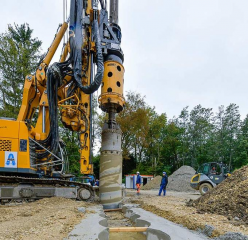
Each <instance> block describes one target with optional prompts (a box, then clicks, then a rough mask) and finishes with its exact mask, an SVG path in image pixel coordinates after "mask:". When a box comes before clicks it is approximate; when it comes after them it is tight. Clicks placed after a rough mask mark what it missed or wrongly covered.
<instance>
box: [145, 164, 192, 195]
mask: <svg viewBox="0 0 248 240" xmlns="http://www.w3.org/2000/svg"><path fill="white" fill-rule="evenodd" d="M194 174H195V170H194V168H192V167H190V166H182V167H180V168H179V169H177V170H176V171H175V172H174V173H173V174H171V175H170V176H169V179H168V181H169V183H168V185H167V190H171V191H177V192H192V191H194V189H192V188H191V187H190V180H191V178H192V176H193V175H194ZM161 179H162V177H161V176H157V177H155V178H154V179H153V180H151V181H150V182H148V183H147V184H146V185H145V186H142V187H141V189H143V190H151V189H158V188H159V187H160V184H161Z"/></svg>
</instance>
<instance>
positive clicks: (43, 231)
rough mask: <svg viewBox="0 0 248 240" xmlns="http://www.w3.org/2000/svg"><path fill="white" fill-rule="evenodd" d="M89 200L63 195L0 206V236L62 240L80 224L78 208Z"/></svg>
mask: <svg viewBox="0 0 248 240" xmlns="http://www.w3.org/2000/svg"><path fill="white" fill-rule="evenodd" d="M88 205H91V204H90V203H85V202H79V201H73V200H69V199H65V198H46V199H42V200H39V201H36V202H32V203H25V204H21V205H16V206H6V205H5V206H0V239H2V240H8V239H11V240H21V239H25V240H33V239H35V240H46V239H47V240H48V239H49V240H50V239H63V238H64V237H67V235H68V233H69V232H70V231H71V230H72V229H73V227H74V226H75V225H76V224H78V223H80V221H81V220H82V218H83V217H84V214H83V213H81V212H79V211H78V207H86V206H88Z"/></svg>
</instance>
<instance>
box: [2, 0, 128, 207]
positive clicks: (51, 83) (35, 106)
mask: <svg viewBox="0 0 248 240" xmlns="http://www.w3.org/2000/svg"><path fill="white" fill-rule="evenodd" d="M118 8H119V4H118V0H110V5H109V11H108V1H107V0H71V3H70V17H69V19H68V20H67V21H65V22H64V23H63V24H62V25H61V27H60V29H59V31H58V32H57V34H56V35H55V38H54V40H53V41H52V44H51V46H50V48H49V49H48V51H47V53H46V54H45V56H44V57H43V58H42V59H41V61H40V62H39V64H38V67H37V69H36V71H35V73H34V74H29V75H27V76H26V78H25V82H24V88H23V98H22V105H21V108H20V111H19V115H18V117H17V119H8V118H5V117H1V118H0V202H1V203H3V204H4V203H6V202H9V201H21V200H25V201H29V200H30V201H33V200H36V199H41V198H46V197H54V196H57V197H65V198H71V199H78V200H91V199H92V198H93V197H94V189H93V187H92V186H90V185H88V184H84V183H82V182H76V181H70V180H69V178H71V176H72V175H71V174H67V173H65V172H66V169H68V160H67V157H66V150H65V146H64V143H63V141H61V139H60V128H61V125H59V121H61V122H62V124H63V127H64V128H67V129H69V130H71V131H73V132H77V133H78V138H79V143H80V146H79V147H80V159H79V161H80V172H81V173H82V174H84V175H91V174H93V165H92V144H93V143H92V109H93V106H92V101H93V93H94V92H95V91H97V90H98V88H99V87H100V88H101V95H100V97H99V100H98V102H99V107H100V108H101V109H102V111H104V112H106V113H107V114H108V116H109V121H108V123H109V124H107V128H109V129H112V128H113V125H115V124H114V123H115V114H116V113H118V112H120V111H121V110H122V109H123V106H124V103H125V100H124V97H123V83H124V67H123V61H124V54H123V52H122V49H121V38H122V34H121V28H120V27H119V25H118ZM67 30H68V31H69V39H68V41H67V43H66V44H65V45H64V48H63V52H62V54H61V57H60V59H59V61H58V62H54V63H53V64H51V60H52V58H53V56H54V54H55V52H56V51H57V49H58V46H59V44H60V42H61V41H62V39H63V36H64V35H65V34H66V31H67ZM35 113H36V114H37V113H38V115H37V117H35Z"/></svg>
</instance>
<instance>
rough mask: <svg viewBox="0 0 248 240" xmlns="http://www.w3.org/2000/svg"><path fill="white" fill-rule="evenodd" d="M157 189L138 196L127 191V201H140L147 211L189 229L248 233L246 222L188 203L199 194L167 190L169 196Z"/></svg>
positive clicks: (131, 191) (218, 232)
mask: <svg viewBox="0 0 248 240" xmlns="http://www.w3.org/2000/svg"><path fill="white" fill-rule="evenodd" d="M157 194H158V193H157V191H145V190H143V191H141V195H140V196H137V195H136V194H135V191H134V190H128V191H127V197H129V198H128V199H127V201H130V202H133V203H139V204H140V205H141V207H142V208H143V209H145V210H147V211H150V212H153V213H155V214H156V215H158V216H161V217H164V218H166V219H168V220H170V221H172V222H175V223H177V224H181V225H183V226H185V227H187V228H188V229H191V230H198V229H204V228H205V225H211V226H213V227H214V231H213V233H212V237H217V236H219V235H222V234H225V233H226V232H240V233H243V234H244V235H248V227H247V225H244V224H238V225H237V224H236V222H235V223H234V222H233V221H230V220H229V219H228V218H227V216H222V215H218V214H212V213H203V214H202V212H199V211H198V210H197V209H196V208H194V207H188V206H187V205H186V204H187V203H188V201H189V199H197V198H199V197H200V195H199V194H195V193H188V192H187V193H183V192H180V193H178V192H170V191H168V192H167V196H165V197H163V196H156V195H157Z"/></svg>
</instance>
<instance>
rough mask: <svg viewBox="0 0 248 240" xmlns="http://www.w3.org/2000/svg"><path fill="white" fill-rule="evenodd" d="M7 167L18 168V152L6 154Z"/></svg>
mask: <svg viewBox="0 0 248 240" xmlns="http://www.w3.org/2000/svg"><path fill="white" fill-rule="evenodd" d="M4 166H5V167H7V168H17V152H5V164H4Z"/></svg>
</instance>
